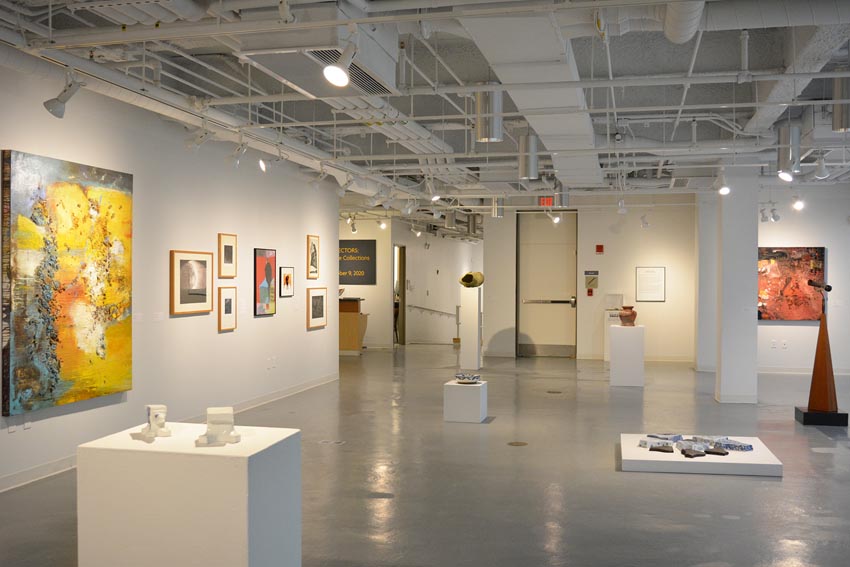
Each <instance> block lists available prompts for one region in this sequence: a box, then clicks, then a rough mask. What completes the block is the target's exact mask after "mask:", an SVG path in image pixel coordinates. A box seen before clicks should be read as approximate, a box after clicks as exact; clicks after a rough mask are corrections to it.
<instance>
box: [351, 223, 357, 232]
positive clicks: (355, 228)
mask: <svg viewBox="0 0 850 567" xmlns="http://www.w3.org/2000/svg"><path fill="white" fill-rule="evenodd" d="M351 234H357V225H356V224H354V223H351Z"/></svg>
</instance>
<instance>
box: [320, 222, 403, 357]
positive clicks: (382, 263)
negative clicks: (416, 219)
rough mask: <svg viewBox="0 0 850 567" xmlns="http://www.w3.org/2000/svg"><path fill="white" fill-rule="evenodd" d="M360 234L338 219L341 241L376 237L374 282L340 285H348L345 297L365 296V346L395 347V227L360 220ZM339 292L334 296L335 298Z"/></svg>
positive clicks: (388, 224) (357, 225) (362, 304)
mask: <svg viewBox="0 0 850 567" xmlns="http://www.w3.org/2000/svg"><path fill="white" fill-rule="evenodd" d="M354 224H355V225H356V227H357V234H352V233H351V226H350V225H349V224H347V223H346V222H345V221H344V220H341V221H339V239H340V240H374V241H375V268H376V272H377V273H376V277H375V285H351V284H340V287H343V288H345V293H344V295H343V297H360V298H362V299H364V300H365V301H363V302H362V303H361V304H360V310H361V311H362V312H363V313H368V314H369V318H368V321H367V324H366V336H365V337H363V345H364V346H365V347H367V348H392V346H393V245H392V238H391V232H392V227H391V226H390V223H387V228H385V229H382V228H381V227H379V226H378V223H377V222H375V221H374V220H367V219H360V220H356V221H355V223H354ZM334 246H335V248H334V253H336V252H337V251H338V243H335V244H334ZM336 296H337V292H336V291H334V293H333V297H334V301H336Z"/></svg>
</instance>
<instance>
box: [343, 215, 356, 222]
mask: <svg viewBox="0 0 850 567" xmlns="http://www.w3.org/2000/svg"><path fill="white" fill-rule="evenodd" d="M353 221H354V219H353V218H351V215H348V218H347V219H345V224H351V223H352V222H353Z"/></svg>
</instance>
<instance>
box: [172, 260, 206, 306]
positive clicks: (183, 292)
mask: <svg viewBox="0 0 850 567" xmlns="http://www.w3.org/2000/svg"><path fill="white" fill-rule="evenodd" d="M170 279H171V286H170V287H171V293H170V294H169V295H170V300H171V314H172V315H195V314H197V313H209V312H210V311H212V310H213V255H212V252H191V251H188V250H172V251H171V278H170Z"/></svg>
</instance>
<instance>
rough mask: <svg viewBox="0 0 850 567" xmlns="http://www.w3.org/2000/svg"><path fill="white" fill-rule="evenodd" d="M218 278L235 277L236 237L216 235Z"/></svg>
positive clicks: (222, 234) (223, 234) (220, 233)
mask: <svg viewBox="0 0 850 567" xmlns="http://www.w3.org/2000/svg"><path fill="white" fill-rule="evenodd" d="M218 277H220V278H235V277H236V235H235V234H225V233H223V232H219V233H218Z"/></svg>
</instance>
